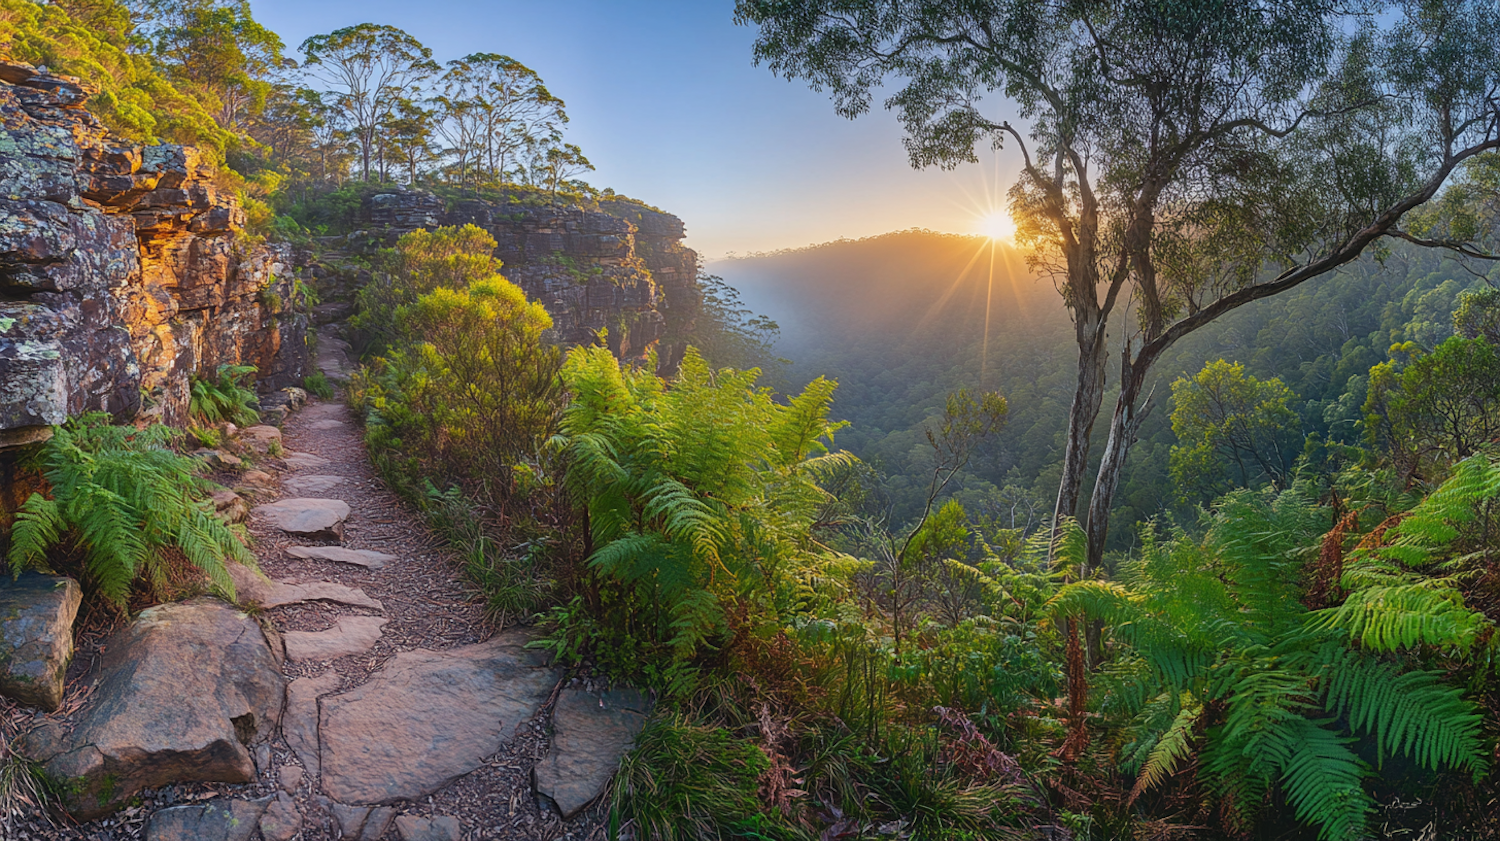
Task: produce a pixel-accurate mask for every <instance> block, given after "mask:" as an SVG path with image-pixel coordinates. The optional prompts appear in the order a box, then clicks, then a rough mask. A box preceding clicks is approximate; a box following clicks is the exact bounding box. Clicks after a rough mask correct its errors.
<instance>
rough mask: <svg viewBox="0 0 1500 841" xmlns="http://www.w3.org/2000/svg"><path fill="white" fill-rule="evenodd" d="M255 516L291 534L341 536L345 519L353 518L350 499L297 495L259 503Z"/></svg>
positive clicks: (338, 537)
mask: <svg viewBox="0 0 1500 841" xmlns="http://www.w3.org/2000/svg"><path fill="white" fill-rule="evenodd" d="M255 516H257V517H263V518H265V519H267V520H269V521H270V522H271V525H273V526H275V527H276V528H279V529H281V530H282V531H284V532H286V533H287V534H295V535H299V536H302V537H320V538H332V539H334V540H337V539H340V538H342V537H343V534H344V521H345V520H347V519H349V503H347V502H344V501H343V500H341V499H318V498H315V497H294V498H292V499H283V500H280V501H278V502H270V503H267V504H265V505H257V506H255Z"/></svg>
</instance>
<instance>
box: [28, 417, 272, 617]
mask: <svg viewBox="0 0 1500 841" xmlns="http://www.w3.org/2000/svg"><path fill="white" fill-rule="evenodd" d="M176 435H177V433H176V431H175V430H172V429H169V428H167V427H163V426H151V427H147V428H145V429H135V428H133V427H120V426H111V425H110V418H109V416H108V415H105V414H103V413H94V414H89V415H84V416H83V417H80V418H77V419H75V420H72V421H69V422H68V423H67V424H66V425H64V426H61V427H57V428H56V429H55V431H54V434H53V436H52V438H51V440H49V441H47V442H46V443H45V444H43V445H42V446H41V447H40V448H39V449H38V451H37V452H36V454H35V456H34V459H33V464H34V466H35V467H36V468H37V469H39V470H40V471H41V473H42V475H43V476H45V477H46V479H47V482H48V484H49V485H50V487H51V491H50V493H51V495H50V496H47V495H44V494H42V493H33V494H32V495H31V496H30V497H29V498H27V500H26V501H25V502H24V503H23V504H22V505H21V507H20V510H19V511H17V512H16V521H15V524H14V526H13V527H12V530H11V535H10V548H9V551H8V560H9V562H10V569H11V572H12V574H15V575H19V574H20V573H21V571H22V570H23V569H27V568H32V569H39V570H44V571H52V569H53V565H54V562H61V561H66V560H67V559H69V558H70V557H71V555H72V554H73V553H72V552H71V551H70V550H71V549H77V550H78V554H80V555H81V566H82V570H81V572H82V576H81V577H82V580H83V582H84V585H85V586H86V587H90V588H91V589H92V590H93V591H94V592H96V593H97V594H98V595H99V596H100V597H102V598H103V599H104V601H105V602H107V603H108V604H110V605H112V606H114V607H115V608H116V609H123V608H124V607H125V605H126V602H127V600H128V598H129V596H130V592H131V588H132V587H133V586H135V585H137V584H141V585H143V586H144V587H146V588H147V589H148V590H149V591H151V592H157V593H160V592H162V591H164V590H165V589H166V587H167V584H168V577H169V564H168V560H167V559H166V557H165V555H166V553H168V552H170V551H180V552H181V553H182V555H183V556H184V557H185V558H186V559H187V561H188V562H190V563H191V564H192V565H193V566H194V567H196V568H197V569H198V570H199V571H201V572H202V573H203V574H204V575H206V576H207V577H208V579H209V581H210V582H211V583H212V584H213V585H214V586H215V587H217V588H218V589H220V590H222V591H224V592H225V593H227V594H229V595H230V596H231V597H232V596H233V594H234V582H233V581H232V580H231V579H230V577H229V574H228V572H227V571H226V569H225V566H224V565H225V562H226V561H237V562H239V563H242V564H245V565H246V566H250V567H252V568H253V567H255V566H256V562H255V558H254V556H253V555H251V553H250V552H249V550H247V549H246V548H245V545H244V543H242V542H241V537H242V535H243V532H242V530H237V529H235V528H232V527H230V526H227V525H225V524H224V522H223V521H221V520H220V519H219V518H218V517H217V516H215V514H214V508H213V503H212V502H211V501H210V500H209V499H208V497H209V495H210V494H211V493H212V486H211V485H210V484H209V483H208V482H206V481H205V480H203V479H202V478H200V476H199V472H200V471H201V470H202V465H201V463H200V462H199V461H198V460H197V459H194V458H191V457H188V456H183V455H180V454H178V453H177V452H175V451H174V450H173V449H172V444H173V442H174V439H175V437H176Z"/></svg>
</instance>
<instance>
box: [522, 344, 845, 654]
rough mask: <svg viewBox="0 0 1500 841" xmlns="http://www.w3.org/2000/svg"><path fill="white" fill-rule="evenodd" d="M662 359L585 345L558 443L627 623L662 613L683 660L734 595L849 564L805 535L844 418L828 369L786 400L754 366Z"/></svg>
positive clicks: (787, 584) (665, 638) (806, 590)
mask: <svg viewBox="0 0 1500 841" xmlns="http://www.w3.org/2000/svg"><path fill="white" fill-rule="evenodd" d="M653 369H654V365H648V366H646V369H645V370H643V371H638V370H631V369H628V368H621V367H620V365H619V362H618V361H617V360H616V359H615V358H614V357H613V356H612V355H610V354H609V352H608V351H607V350H605V349H602V348H588V349H586V348H580V349H575V350H574V351H573V352H572V353H570V354H569V356H568V360H567V363H566V365H565V366H564V378H565V380H566V382H567V384H568V387H569V389H570V391H571V392H572V393H573V395H574V397H573V401H572V403H571V404H570V406H569V407H568V409H567V410H566V411H565V412H564V414H563V417H562V421H561V424H560V428H561V431H560V434H559V435H558V436H557V437H556V438H555V440H554V441H553V443H552V446H556V447H559V448H561V449H562V450H563V451H564V452H565V453H566V455H567V458H568V464H569V468H568V472H567V476H566V483H567V485H568V487H569V488H570V489H571V490H572V492H573V494H574V495H575V497H576V498H577V499H579V501H581V502H582V503H583V504H584V507H585V508H586V510H587V511H588V514H589V526H590V530H591V532H592V537H593V541H594V545H595V550H594V553H593V555H592V557H591V558H590V565H591V567H592V568H593V569H594V570H595V571H596V572H598V573H599V574H601V575H603V576H604V577H605V578H606V580H612V581H617V582H620V583H623V584H626V585H628V586H629V588H630V592H631V593H632V594H633V599H635V600H637V601H635V602H634V604H635V609H633V610H632V611H631V618H630V620H629V622H628V624H630V625H639V622H640V617H641V616H656V617H658V621H657V623H656V626H655V627H654V628H653V629H652V630H651V636H652V637H653V640H652V641H654V642H657V643H661V644H663V645H664V646H666V647H667V648H668V649H670V651H671V652H672V656H673V657H675V658H677V659H679V660H681V659H686V658H687V657H690V656H691V655H692V654H693V653H694V652H695V651H697V650H698V649H699V648H701V647H702V646H704V645H705V644H709V643H710V641H711V639H712V638H713V637H714V636H716V635H718V634H719V633H720V632H721V631H722V630H723V629H724V628H725V627H726V614H725V609H726V607H727V606H729V605H730V604H732V603H734V602H737V601H741V600H744V599H747V598H753V599H756V600H760V601H763V602H767V603H771V604H782V605H793V604H800V603H803V601H804V600H806V599H810V598H815V597H816V594H817V590H818V586H819V581H820V578H826V577H827V576H829V575H830V574H831V573H832V571H834V570H838V569H845V568H847V567H848V565H849V561H850V559H848V558H847V557H844V556H840V555H838V554H837V553H834V552H831V551H829V550H826V549H823V548H822V547H819V546H817V545H816V544H815V543H814V542H813V541H811V540H810V539H809V536H808V532H809V529H810V526H811V524H812V522H813V521H814V519H815V517H816V515H817V512H818V510H819V507H820V505H822V504H823V503H824V502H825V501H826V499H827V495H826V494H825V493H824V492H822V491H821V490H820V489H819V488H818V487H817V484H816V479H817V476H818V474H819V471H820V470H821V469H822V465H821V464H820V462H819V461H818V460H819V459H823V458H830V457H828V456H823V455H822V453H823V452H825V450H826V446H827V444H826V442H828V441H829V440H830V436H831V434H832V432H833V431H834V430H835V429H836V428H837V426H838V425H837V424H834V423H831V422H830V421H828V420H827V413H828V401H829V400H830V398H831V395H832V391H833V384H832V383H830V382H827V381H822V380H820V381H816V382H815V383H813V384H812V385H810V386H809V387H808V389H807V390H805V391H804V392H803V393H802V394H800V395H796V396H793V397H791V398H790V400H789V402H788V403H780V402H777V401H776V400H774V399H772V395H771V394H770V392H769V391H767V390H765V389H761V388H757V387H756V386H755V380H756V376H757V374H758V372H757V371H754V370H751V371H734V370H731V369H722V370H719V371H713V370H711V369H710V368H709V367H708V365H707V363H705V362H704V361H703V360H702V359H701V358H700V357H699V356H698V355H697V353H696V352H694V351H691V350H689V352H688V353H687V355H686V356H685V358H684V359H683V362H682V365H681V368H680V373H679V375H678V376H677V378H676V379H674V380H673V381H671V382H670V383H669V382H666V381H663V380H661V379H660V378H658V377H656V376H654V375H653V374H651V373H649V371H651V370H653ZM843 458H844V459H845V460H846V459H847V457H843ZM838 461H839V459H833V460H832V461H830V462H829V464H833V463H836V462H838Z"/></svg>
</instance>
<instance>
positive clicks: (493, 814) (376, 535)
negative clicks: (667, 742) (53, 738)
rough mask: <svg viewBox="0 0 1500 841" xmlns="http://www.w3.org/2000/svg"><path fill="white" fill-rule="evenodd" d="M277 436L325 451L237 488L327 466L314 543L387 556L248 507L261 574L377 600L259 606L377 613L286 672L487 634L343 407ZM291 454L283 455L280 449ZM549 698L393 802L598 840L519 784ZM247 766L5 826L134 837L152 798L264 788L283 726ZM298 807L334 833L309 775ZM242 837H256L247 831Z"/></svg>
mask: <svg viewBox="0 0 1500 841" xmlns="http://www.w3.org/2000/svg"><path fill="white" fill-rule="evenodd" d="M283 446H284V448H285V450H286V451H287V455H288V456H289V455H291V454H292V453H308V454H311V455H315V456H318V457H320V458H322V459H326V460H327V464H321V465H317V466H302V467H299V466H296V465H295V464H291V463H288V461H287V460H286V459H285V458H282V459H262V461H261V463H260V464H258V465H257V467H259V468H261V469H263V470H266V471H267V472H269V473H271V474H272V475H273V476H274V477H275V479H276V484H275V486H274V487H272V488H269V489H267V490H264V491H261V492H259V493H258V494H256V495H255V496H254V497H252V498H250V499H249V500H247V501H249V502H251V503H252V504H260V503H265V502H272V501H275V500H277V499H280V498H284V497H288V496H295V495H296V494H288V493H286V492H285V491H284V490H283V488H282V485H283V484H284V483H285V482H286V481H287V480H290V479H294V478H296V477H307V476H313V475H317V476H338V477H342V478H343V479H344V481H343V482H341V483H338V484H336V485H333V486H332V487H328V488H327V489H326V490H322V491H320V492H318V493H312V494H304V495H306V496H318V497H327V498H332V499H341V500H343V501H345V502H347V503H348V504H349V507H350V509H351V514H350V516H349V518H348V520H347V521H346V522H345V526H344V536H343V539H342V541H332V540H329V541H325V543H326V545H342V546H344V547H347V548H350V549H368V550H375V551H378V552H383V553H386V554H389V555H393V556H395V557H396V560H394V561H391V562H389V563H387V564H386V565H385V566H384V567H382V568H379V569H366V568H364V567H360V566H355V565H350V564H343V563H334V562H326V561H318V560H309V559H301V558H295V557H292V556H291V555H289V554H288V553H287V551H286V550H287V549H288V547H291V546H306V545H316V542H314V541H308V540H304V539H294V538H292V537H291V536H289V535H287V534H285V533H283V532H281V531H279V530H277V529H275V528H274V527H271V526H270V525H269V524H266V523H264V522H262V521H260V520H259V518H252V519H251V523H250V530H251V533H252V535H253V536H254V539H255V542H254V550H255V554H256V555H257V556H258V557H259V559H260V564H261V569H262V570H263V571H264V572H265V573H266V574H267V575H269V576H270V577H271V578H273V579H278V580H288V581H298V582H304V581H318V580H322V581H332V582H337V583H340V584H343V585H346V586H349V587H356V588H359V589H360V590H363V591H364V592H365V594H367V595H368V596H370V597H372V598H374V599H376V600H378V601H379V602H381V604H382V609H381V610H374V609H371V608H361V607H350V606H347V605H342V604H334V603H330V602H313V603H304V604H294V605H288V606H285V607H278V608H273V609H269V610H267V611H265V614H264V615H265V617H266V618H267V619H269V620H270V622H271V623H273V624H274V625H275V627H276V628H278V629H279V630H281V631H321V630H325V629H328V628H330V627H332V626H333V625H334V624H335V622H336V620H337V619H338V618H339V617H341V616H348V615H366V616H384V617H386V618H387V619H388V620H389V621H388V622H387V623H386V624H385V625H384V627H383V628H382V629H381V631H382V633H381V637H380V639H379V641H378V642H376V643H375V645H374V647H373V648H372V649H370V650H369V651H367V652H366V653H364V654H358V655H351V656H347V657H343V658H340V659H337V660H334V661H332V662H330V663H293V662H291V661H288V662H287V664H286V667H285V674H286V676H287V679H288V681H291V680H293V679H295V678H298V677H305V676H311V675H318V674H324V673H326V671H327V670H328V669H332V670H333V671H334V672H336V673H337V674H338V676H339V688H338V689H337V690H334V691H333V693H331V694H337V693H340V692H344V691H347V690H348V689H351V688H353V687H355V686H358V685H360V684H362V683H364V682H365V681H367V680H368V679H369V678H370V676H371V675H372V674H373V673H375V672H377V671H379V670H380V669H381V668H382V667H383V666H384V665H385V663H386V662H387V661H388V660H390V659H391V658H392V657H394V656H395V655H396V654H397V653H399V652H402V651H409V650H412V649H417V648H426V649H443V648H450V647H453V646H460V645H467V644H470V643H475V642H480V641H482V640H484V639H486V638H487V637H489V636H491V632H492V629H491V628H490V627H489V626H488V625H487V623H486V621H485V618H484V612H483V609H482V602H481V599H480V598H479V597H478V596H477V594H475V593H474V592H473V591H472V589H471V588H469V587H468V586H467V584H466V583H465V581H464V578H463V573H462V572H461V570H460V569H459V568H458V566H457V564H456V563H455V561H454V559H453V558H452V557H451V555H450V554H449V553H448V552H446V551H445V549H444V547H443V545H442V543H441V541H440V540H438V539H437V538H436V537H434V536H433V535H432V534H431V533H430V532H429V531H428V530H427V529H426V528H425V527H424V526H423V524H422V523H421V521H420V519H419V517H418V516H417V515H416V513H415V512H413V511H412V510H411V508H410V507H408V506H407V505H405V504H404V503H403V502H402V501H401V500H400V499H399V498H398V497H397V496H395V494H393V493H392V492H391V491H390V490H389V489H388V488H386V487H385V485H384V483H383V482H382V481H381V480H380V479H379V477H378V476H377V475H376V473H375V470H374V467H373V466H372V465H371V463H370V459H369V457H368V455H367V453H366V451H365V447H364V444H363V441H362V439H361V429H360V426H359V424H358V422H357V421H356V419H355V418H354V417H353V416H352V414H351V412H350V411H349V409H348V407H347V406H345V405H344V404H343V403H342V402H339V401H327V402H313V403H311V404H310V405H309V406H307V407H306V408H305V409H303V410H302V411H300V412H298V413H296V414H295V415H293V416H292V417H291V418H290V419H288V421H287V424H286V426H285V428H284V429H283ZM294 460H295V459H294ZM108 630H109V629H108V628H104V627H99V626H98V623H95V625H94V626H93V627H92V628H91V627H90V626H87V625H85V627H84V628H83V629H81V631H82V632H81V633H80V635H79V636H80V641H79V646H80V648H79V656H78V658H77V660H76V661H75V667H74V669H73V670H72V674H71V675H70V678H71V681H70V685H69V689H68V694H69V696H70V697H69V698H68V699H67V701H65V704H64V711H63V712H62V713H59V715H65V714H66V711H67V710H69V709H76V707H77V705H78V703H79V702H80V701H81V700H82V698H83V697H84V696H86V694H87V691H88V690H87V687H88V685H89V683H90V681H91V680H92V678H93V675H94V673H95V670H96V664H97V654H98V651H100V650H101V649H102V646H103V645H105V644H107V638H108V635H107V631H108ZM549 712H550V711H549V710H543V712H542V713H541V714H539V715H538V716H537V717H536V719H534V720H533V721H531V722H530V723H528V724H526V725H524V726H522V727H519V728H517V731H516V732H517V735H516V737H515V738H514V739H513V740H512V741H511V742H510V743H509V744H508V745H507V746H506V747H505V748H503V749H502V750H501V751H500V752H499V753H497V754H495V755H494V756H491V757H489V758H488V759H487V760H486V762H485V764H484V765H483V766H481V767H480V768H479V769H477V770H475V771H474V772H472V773H470V774H468V775H466V776H463V777H460V778H459V779H457V780H455V781H454V782H453V783H451V784H449V785H448V786H446V787H445V788H443V789H442V790H440V791H438V792H437V793H436V794H434V795H432V796H430V797H426V798H423V799H422V800H421V801H419V802H405V803H400V804H397V812H398V814H407V815H417V816H435V815H448V816H452V817H455V818H457V819H458V820H459V822H460V823H461V824H462V827H463V834H462V837H463V839H464V841H480V840H481V839H483V841H491V839H493V840H494V841H512V839H515V840H516V841H520V839H526V841H541V839H546V841H552V839H576V840H577V841H584V839H601V838H603V837H604V832H603V831H602V826H601V825H600V820H599V818H600V815H599V812H598V807H597V806H596V807H595V809H593V810H592V811H591V812H588V813H585V814H584V815H581V816H579V817H578V818H575V819H573V820H571V821H568V822H567V823H566V824H565V823H564V822H563V821H561V819H560V818H558V816H557V815H556V813H555V812H554V811H552V810H551V809H550V808H549V807H545V806H542V805H540V804H539V803H538V801H537V799H536V797H535V796H534V795H533V793H532V786H531V770H532V766H533V765H534V764H535V763H536V761H537V760H538V759H539V758H541V757H542V756H544V755H545V753H546V751H547V748H548V743H547V734H546V723H545V722H546V720H547V716H548V715H549ZM22 715H23V714H22V713H21V712H20V711H18V710H16V709H15V708H14V707H10V708H7V709H0V717H5V718H6V719H7V721H10V722H15V721H17V717H18V716H22ZM257 762H258V766H259V778H258V779H257V781H256V782H254V783H252V784H249V785H225V784H182V785H174V786H167V787H165V788H162V789H159V790H156V791H151V792H146V793H144V794H143V796H142V798H141V801H140V803H139V805H134V806H132V807H130V808H127V809H125V810H122V811H121V812H119V813H117V814H116V815H114V816H111V817H109V818H105V819H102V820H99V821H94V822H91V823H88V824H82V825H71V824H67V823H65V822H62V821H58V822H52V823H49V822H48V821H45V820H43V819H40V818H37V817H32V818H30V819H28V820H24V821H22V822H21V823H20V824H19V825H18V826H16V827H13V829H12V832H11V835H12V837H13V838H14V839H15V841H32V839H37V840H38V841H40V839H66V840H67V841H75V840H76V841H83V840H84V839H86V841H115V839H119V841H124V839H137V838H141V837H143V830H144V827H145V825H146V820H147V819H148V818H149V816H150V814H151V813H152V812H153V811H155V810H156V809H158V808H161V807H164V806H169V805H175V804H181V803H185V802H193V801H197V800H202V799H207V798H209V797H214V796H230V797H235V798H255V797H261V796H265V795H271V794H274V793H275V792H276V790H277V785H278V782H277V780H278V774H279V772H280V769H281V768H282V767H283V766H285V765H288V764H296V762H297V761H296V759H295V754H294V753H293V751H292V750H291V749H290V748H289V747H288V745H287V743H286V741H285V739H284V738H282V737H281V736H279V735H278V737H277V738H276V739H275V740H274V741H273V742H272V744H271V745H270V750H269V753H268V752H267V751H266V750H265V749H262V750H261V752H260V755H258V756H257ZM293 794H294V797H295V799H296V802H297V807H298V810H299V811H300V812H301V814H302V828H301V830H300V832H299V833H298V834H297V835H296V836H294V838H295V839H301V841H334V839H339V838H340V833H339V831H338V829H337V824H336V821H335V819H334V817H333V815H332V810H331V807H330V804H329V801H327V799H326V798H325V797H324V796H323V795H322V794H320V793H319V791H318V780H316V779H314V778H312V777H310V776H308V775H305V774H304V775H303V777H302V779H301V781H300V783H299V784H298V785H297V786H296V789H295V791H294V792H293ZM254 837H255V838H259V837H260V835H259V833H257V834H256V835H255V836H254ZM399 837H400V836H399V834H398V831H397V829H396V826H395V824H394V823H393V824H392V825H391V827H390V829H389V830H388V831H387V832H386V833H385V834H384V835H382V836H381V838H382V839H386V840H387V841H394V839H398V838H399Z"/></svg>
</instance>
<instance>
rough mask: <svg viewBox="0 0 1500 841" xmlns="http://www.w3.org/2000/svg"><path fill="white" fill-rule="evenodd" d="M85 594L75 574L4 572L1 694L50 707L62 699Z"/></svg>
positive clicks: (0, 624)
mask: <svg viewBox="0 0 1500 841" xmlns="http://www.w3.org/2000/svg"><path fill="white" fill-rule="evenodd" d="M81 595H82V594H81V592H80V591H79V589H78V582H77V581H74V580H73V579H71V578H53V577H51V576H46V575H38V574H36V573H34V572H27V573H23V574H22V575H21V577H20V578H17V579H15V580H11V577H10V576H8V575H0V695H4V696H5V697H7V698H11V699H14V700H16V701H19V702H21V703H23V704H30V705H32V706H34V707H41V708H42V709H44V710H48V711H51V710H55V709H57V707H58V705H59V704H61V703H62V696H63V678H64V676H65V675H66V674H67V671H68V662H69V661H70V660H72V659H73V619H74V618H75V617H76V616H77V615H78V602H79V599H80V598H81Z"/></svg>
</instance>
